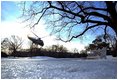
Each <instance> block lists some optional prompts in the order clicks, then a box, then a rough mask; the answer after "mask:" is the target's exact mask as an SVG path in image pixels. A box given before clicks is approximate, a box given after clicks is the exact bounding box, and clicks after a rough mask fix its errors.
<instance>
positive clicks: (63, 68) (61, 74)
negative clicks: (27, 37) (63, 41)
mask: <svg viewBox="0 0 118 80" xmlns="http://www.w3.org/2000/svg"><path fill="white" fill-rule="evenodd" d="M1 78H2V79H104V78H105V79H114V78H117V59H116V58H113V57H110V56H107V59H89V60H88V59H78V58H51V57H33V58H15V59H12V58H9V59H8V58H2V59H1Z"/></svg>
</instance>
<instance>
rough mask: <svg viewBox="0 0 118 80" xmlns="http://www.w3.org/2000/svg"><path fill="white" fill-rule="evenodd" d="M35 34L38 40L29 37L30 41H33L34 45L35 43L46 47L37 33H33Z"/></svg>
mask: <svg viewBox="0 0 118 80" xmlns="http://www.w3.org/2000/svg"><path fill="white" fill-rule="evenodd" d="M32 33H33V32H32ZM33 34H34V35H35V36H36V37H37V39H36V38H33V37H30V36H28V35H27V37H28V39H29V40H31V41H32V43H34V44H36V45H40V46H41V47H43V46H44V42H43V40H41V38H40V37H39V36H37V35H36V34H35V33H33Z"/></svg>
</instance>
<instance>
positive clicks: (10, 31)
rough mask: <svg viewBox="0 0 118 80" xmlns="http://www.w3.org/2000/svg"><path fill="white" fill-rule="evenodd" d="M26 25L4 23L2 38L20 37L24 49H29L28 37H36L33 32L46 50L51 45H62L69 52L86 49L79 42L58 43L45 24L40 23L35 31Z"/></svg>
mask: <svg viewBox="0 0 118 80" xmlns="http://www.w3.org/2000/svg"><path fill="white" fill-rule="evenodd" d="M25 25H26V24H24V23H22V24H21V23H18V22H10V21H9V22H2V23H1V34H2V35H1V38H6V37H10V36H11V35H18V36H19V37H21V38H22V39H23V40H24V44H23V48H28V42H29V40H28V38H27V35H30V36H33V37H36V36H34V34H33V33H32V32H34V33H35V34H37V35H38V36H39V37H41V38H42V40H43V41H44V48H45V47H47V46H51V45H56V44H60V45H63V46H65V47H67V48H68V50H69V51H72V50H73V49H74V48H76V49H78V51H81V50H83V49H84V44H81V43H79V42H68V43H64V42H62V41H57V40H56V39H55V38H56V37H55V36H53V35H52V36H50V35H49V33H48V32H47V31H46V29H45V28H46V26H45V25H44V24H43V23H41V22H40V23H39V24H38V25H37V26H36V27H35V28H34V29H30V28H29V27H24V26H25Z"/></svg>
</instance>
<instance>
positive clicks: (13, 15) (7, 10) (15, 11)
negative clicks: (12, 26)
mask: <svg viewBox="0 0 118 80" xmlns="http://www.w3.org/2000/svg"><path fill="white" fill-rule="evenodd" d="M19 16H20V10H19V7H18V6H17V3H16V2H12V1H2V2H1V21H12V20H16V19H17V18H18V17H19Z"/></svg>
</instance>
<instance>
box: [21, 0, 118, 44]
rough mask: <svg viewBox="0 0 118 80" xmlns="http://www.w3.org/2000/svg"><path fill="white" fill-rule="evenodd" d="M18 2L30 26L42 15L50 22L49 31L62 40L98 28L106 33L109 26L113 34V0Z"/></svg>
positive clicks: (35, 23)
mask: <svg viewBox="0 0 118 80" xmlns="http://www.w3.org/2000/svg"><path fill="white" fill-rule="evenodd" d="M22 4H23V5H22V10H23V14H22V17H23V18H25V20H24V21H29V22H30V24H29V25H28V26H30V27H34V26H35V25H37V24H38V23H39V22H40V20H41V19H45V20H46V22H47V23H48V25H49V24H50V25H49V27H50V28H51V29H52V32H51V34H56V35H57V36H58V39H59V40H62V41H64V42H69V41H71V40H72V39H73V38H78V37H80V36H82V35H84V34H85V33H86V32H87V31H90V30H95V29H97V30H99V28H102V29H103V30H104V33H105V34H106V30H107V28H108V27H111V28H112V29H113V30H114V32H115V33H116V34H117V11H116V8H117V1H93V2H92V1H42V2H39V1H33V2H28V4H27V2H22ZM61 33H63V34H61ZM65 36H66V37H67V38H66V39H65Z"/></svg>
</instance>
